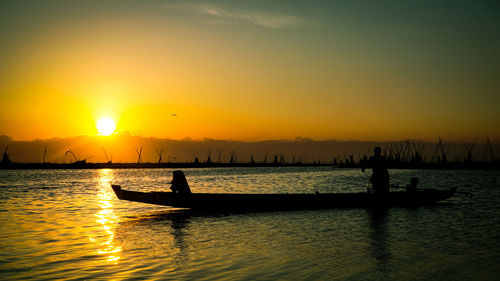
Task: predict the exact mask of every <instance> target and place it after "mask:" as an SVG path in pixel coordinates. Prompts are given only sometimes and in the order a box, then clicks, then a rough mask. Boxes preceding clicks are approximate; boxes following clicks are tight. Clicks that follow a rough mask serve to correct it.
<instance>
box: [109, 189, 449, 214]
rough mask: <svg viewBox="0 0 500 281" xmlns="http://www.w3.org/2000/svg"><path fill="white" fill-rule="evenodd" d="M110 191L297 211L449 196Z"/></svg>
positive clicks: (125, 196) (146, 198)
mask: <svg viewBox="0 0 500 281" xmlns="http://www.w3.org/2000/svg"><path fill="white" fill-rule="evenodd" d="M112 188H113V190H114V192H115V194H116V196H117V197H118V199H121V200H128V201H134V202H142V203H148V204H156V205H165V206H171V207H176V208H190V209H193V210H203V211H211V210H214V211H215V210H223V211H254V210H299V209H331V208H361V207H383V206H402V207H412V206H421V205H429V204H432V203H435V202H438V201H441V200H445V199H448V198H450V197H452V196H453V194H454V193H455V191H456V188H452V189H450V190H436V189H423V190H419V191H416V192H406V191H400V192H390V193H387V194H384V195H379V194H373V193H365V192H359V193H322V194H318V193H316V194H239V193H193V194H190V195H179V194H174V193H172V192H139V191H129V190H124V189H122V188H121V186H119V185H112Z"/></svg>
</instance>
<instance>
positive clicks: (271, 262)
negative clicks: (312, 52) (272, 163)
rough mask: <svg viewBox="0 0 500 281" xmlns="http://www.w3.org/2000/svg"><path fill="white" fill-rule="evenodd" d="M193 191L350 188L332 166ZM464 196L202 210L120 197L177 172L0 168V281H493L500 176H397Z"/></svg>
mask: <svg viewBox="0 0 500 281" xmlns="http://www.w3.org/2000/svg"><path fill="white" fill-rule="evenodd" d="M185 172H186V175H187V177H188V181H189V182H190V185H191V188H192V190H193V191H194V192H242V193H243V192H245V193H248V192H255V193H272V192H282V193H286V192H306V193H309V192H314V191H316V190H317V191H320V192H353V191H356V192H357V191H361V190H363V189H364V186H365V184H366V182H367V181H368V177H369V173H361V172H360V171H359V170H336V169H333V168H329V167H327V168H222V169H192V170H189V169H188V170H185ZM391 175H392V181H393V183H399V184H401V185H403V184H406V183H407V181H408V180H409V178H410V177H411V176H418V177H419V178H420V179H421V186H423V187H424V186H427V187H436V188H441V189H447V188H449V187H451V186H457V187H458V188H459V190H462V191H470V192H472V193H473V194H474V197H472V198H467V197H465V196H463V195H460V194H458V195H456V196H455V197H454V198H452V199H450V200H448V201H447V202H446V203H445V204H439V205H435V206H428V207H419V208H391V209H388V210H385V211H374V210H367V209H337V210H318V211H294V212H267V213H248V214H193V213H190V212H186V211H179V210H177V211H176V210H172V209H170V208H168V207H161V206H154V205H145V204H141V203H132V202H126V201H119V200H118V199H116V198H115V195H114V194H113V193H112V190H111V188H110V187H109V184H110V183H118V184H121V185H122V186H123V187H124V188H127V189H132V190H162V189H163V190H165V189H166V188H165V183H166V182H167V181H169V180H170V178H171V170H168V169H151V170H25V171H5V170H0V226H1V232H0V279H1V280H14V279H23V280H55V279H64V280H96V279H112V280H131V279H133V280H173V279H175V280H335V279H338V280H497V278H498V276H499V275H500V197H499V196H500V172H499V171H412V170H397V171H391Z"/></svg>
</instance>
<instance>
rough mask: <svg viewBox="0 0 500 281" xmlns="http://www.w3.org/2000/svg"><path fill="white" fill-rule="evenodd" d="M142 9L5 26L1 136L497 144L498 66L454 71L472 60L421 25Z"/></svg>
mask: <svg viewBox="0 0 500 281" xmlns="http://www.w3.org/2000/svg"><path fill="white" fill-rule="evenodd" d="M127 3H128V2H127ZM145 3H147V4H143V5H141V4H139V3H133V4H131V3H128V4H126V5H124V6H123V7H122V9H123V10H120V11H117V10H116V9H115V8H116V7H117V6H113V5H111V4H110V5H108V6H109V7H108V6H106V7H104V8H103V7H94V6H93V5H92V4H89V5H84V6H83V7H78V5H77V7H73V6H71V5H69V4H66V5H62V7H59V8H58V9H57V10H56V11H53V10H51V6H50V5H47V6H48V7H38V8H39V9H40V10H39V12H38V13H36V15H37V16H36V17H35V18H28V20H26V21H25V22H22V23H18V22H17V21H18V20H16V19H14V16H10V17H8V18H7V19H4V20H3V25H2V26H3V27H2V29H1V35H2V36H3V37H4V38H8V39H9V40H8V43H7V44H6V46H4V47H3V49H2V55H1V56H0V58H2V59H3V61H4V63H2V65H1V66H0V74H1V78H0V82H1V83H0V84H1V86H0V91H1V95H2V96H1V97H2V104H1V108H0V109H1V111H0V134H4V135H8V136H11V137H13V138H14V139H16V140H31V139H35V138H41V139H43V138H50V137H69V136H77V135H94V134H96V133H97V131H96V127H95V123H96V121H97V120H98V119H99V118H101V117H104V116H109V117H111V118H113V119H114V120H116V122H117V130H118V131H129V132H130V133H131V134H132V135H141V136H145V137H159V138H172V139H182V138H185V137H190V138H193V139H201V138H213V139H235V140H247V141H248V140H250V141H253V140H265V139H294V138H295V137H299V136H300V137H308V138H313V139H320V140H322V139H340V140H351V139H357V140H398V139H408V138H411V139H422V140H435V139H436V138H437V137H438V136H441V137H444V138H446V139H449V140H455V141H457V140H472V139H475V138H476V137H484V136H490V137H492V138H493V139H495V138H498V137H500V133H499V131H500V130H498V129H499V127H498V124H499V121H500V114H499V113H498V109H497V108H498V106H499V105H500V104H499V98H498V96H495V95H494V93H498V89H499V87H498V83H497V82H495V81H494V80H493V78H492V77H494V73H495V71H496V72H498V69H497V70H491V69H494V65H495V64H496V63H498V58H497V57H493V58H491V57H490V59H492V63H493V65H490V66H488V67H482V64H481V63H482V62H483V60H485V59H483V58H481V57H477V58H476V59H475V60H471V61H468V60H467V59H464V61H463V62H460V61H458V62H457V61H453V60H454V59H456V58H458V57H462V56H463V55H466V54H468V53H467V51H470V50H469V49H464V50H461V49H458V50H457V49H452V51H453V52H455V53H456V54H454V55H447V52H448V51H449V50H448V49H447V48H449V46H448V45H447V44H446V43H443V42H441V39H436V38H435V36H437V35H439V34H434V35H433V34H431V35H425V34H424V35H422V34H420V33H419V32H423V31H429V30H428V27H427V26H411V24H410V23H408V25H410V27H411V28H413V29H415V30H414V31H412V32H402V31H400V30H399V28H400V26H399V25H398V23H396V22H395V23H394V26H391V27H390V28H380V30H378V29H376V28H373V30H371V31H366V30H365V29H364V28H360V27H359V26H355V25H352V22H351V20H346V21H345V22H344V25H339V24H338V23H336V24H334V23H332V22H328V21H327V20H326V18H327V17H326V16H328V13H326V14H321V13H320V12H321V11H315V10H311V11H306V12H307V13H303V14H302V13H301V11H300V9H298V8H297V9H291V10H290V9H288V10H286V11H285V10H284V11H280V10H275V9H274V10H273V9H271V8H268V7H266V6H265V5H263V4H262V3H260V4H258V3H257V4H256V5H258V7H255V8H252V9H249V11H265V12H266V13H267V14H265V15H268V18H266V19H267V21H258V20H255V19H256V17H250V16H245V14H244V12H245V11H246V10H245V9H246V8H244V7H239V6H238V5H236V6H231V5H229V4H228V3H227V2H224V1H222V2H214V3H213V4H211V6H210V7H212V8H211V9H215V8H217V9H218V10H206V11H208V12H204V11H205V10H203V9H202V8H206V7H208V6H196V5H194V4H193V5H190V6H189V5H183V4H182V3H180V4H179V3H178V4H176V5H172V6H165V5H160V4H159V3H158V2H156V1H146V2H145ZM59 4H60V3H59ZM38 5H41V6H43V5H42V4H38ZM155 5H159V6H155ZM213 7H215V8H213ZM35 8H36V7H31V8H30V7H22V6H17V5H15V4H13V5H10V6H9V5H8V7H6V9H4V12H3V14H4V15H7V14H8V13H9V12H11V13H14V12H15V11H17V12H19V11H24V10H26V9H27V10H30V9H35ZM236 10H237V11H239V12H238V13H236V12H233V13H231V12H232V11H236ZM267 10H269V11H267ZM200 11H201V12H200ZM24 12H26V11H24ZM28 12H29V11H27V13H28ZM9 15H10V14H9ZM285 15H291V16H290V17H284V16H285ZM312 15H315V16H317V18H316V19H315V20H313V19H311V17H312ZM279 16H281V17H279ZM292 16H293V17H292ZM321 16H324V17H325V18H321ZM354 16H360V15H354ZM257 19H259V18H257ZM299 19H300V20H299ZM273 20H274V21H273ZM16 24H18V25H16ZM367 26H368V25H367ZM377 32H378V33H380V34H379V35H380V36H381V37H380V38H379V37H377V36H373V38H371V37H370V36H369V35H370V34H371V33H377ZM443 32H444V31H443ZM398 36H399V37H398ZM405 36H406V37H405ZM457 36H458V37H459V36H461V35H460V34H458V35H457ZM458 37H457V38H458ZM451 39H453V40H455V39H456V38H451ZM426 40H427V41H426ZM457 40H458V39H457ZM413 41H415V42H420V44H421V45H420V46H413V45H411V44H410V43H411V42H413ZM497 41H498V40H497ZM451 43H453V44H454V43H456V42H451ZM496 43H498V42H496V41H495V42H493V45H494V44H496ZM476 47H477V46H476ZM480 47H482V45H481V46H479V47H477V48H479V50H480V49H481V48H480ZM490 47H491V48H493V47H494V46H490ZM485 48H486V47H485ZM488 48H489V47H488ZM474 50H475V49H474ZM487 50H489V49H487ZM483 51H484V50H483ZM455 56H456V57H455ZM474 66H476V69H473V68H472V67H474ZM490 67H491V68H490ZM173 114H174V115H175V116H174V115H173Z"/></svg>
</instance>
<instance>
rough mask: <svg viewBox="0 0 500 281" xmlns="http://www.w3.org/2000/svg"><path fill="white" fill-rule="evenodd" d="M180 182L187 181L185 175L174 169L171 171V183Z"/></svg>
mask: <svg viewBox="0 0 500 281" xmlns="http://www.w3.org/2000/svg"><path fill="white" fill-rule="evenodd" d="M174 182H176V183H181V182H187V181H186V176H185V175H184V172H183V171H181V170H175V171H174V172H173V177H172V183H174Z"/></svg>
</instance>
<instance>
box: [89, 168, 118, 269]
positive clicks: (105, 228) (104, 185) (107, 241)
mask: <svg viewBox="0 0 500 281" xmlns="http://www.w3.org/2000/svg"><path fill="white" fill-rule="evenodd" d="M112 179H113V171H112V170H110V169H102V170H99V186H98V188H99V190H98V193H97V196H98V197H99V207H100V210H99V211H98V212H97V213H96V214H95V216H96V217H97V220H96V222H98V223H99V224H101V228H100V229H101V233H100V234H99V235H97V236H96V237H95V238H94V237H91V238H90V240H91V242H93V243H95V244H96V245H97V246H98V250H97V254H98V255H102V256H105V257H106V260H107V261H108V262H112V263H115V264H116V263H117V262H118V260H119V259H120V253H121V251H122V247H120V246H117V245H115V241H114V239H115V233H114V225H115V223H116V222H117V219H118V218H117V216H116V215H115V213H114V210H113V204H112V200H113V197H114V194H113V192H112V190H111V188H110V183H111V181H112Z"/></svg>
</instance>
